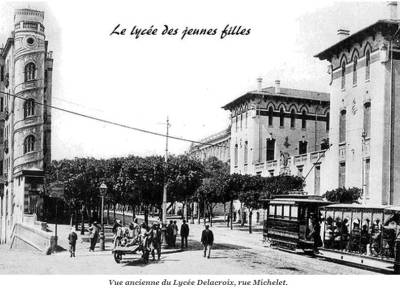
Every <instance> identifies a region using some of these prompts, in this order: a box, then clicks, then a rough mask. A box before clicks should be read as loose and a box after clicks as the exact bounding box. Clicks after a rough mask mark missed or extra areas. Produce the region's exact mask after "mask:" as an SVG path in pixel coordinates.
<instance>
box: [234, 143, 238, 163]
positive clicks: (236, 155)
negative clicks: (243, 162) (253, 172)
mask: <svg viewBox="0 0 400 288" xmlns="http://www.w3.org/2000/svg"><path fill="white" fill-rule="evenodd" d="M234 160H235V167H236V166H238V144H235V158H234Z"/></svg>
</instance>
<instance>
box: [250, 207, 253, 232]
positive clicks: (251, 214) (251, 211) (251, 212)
mask: <svg viewBox="0 0 400 288" xmlns="http://www.w3.org/2000/svg"><path fill="white" fill-rule="evenodd" d="M252 216H253V210H250V209H249V233H250V234H251V233H253V231H252V228H251V222H252V218H253V217H252Z"/></svg>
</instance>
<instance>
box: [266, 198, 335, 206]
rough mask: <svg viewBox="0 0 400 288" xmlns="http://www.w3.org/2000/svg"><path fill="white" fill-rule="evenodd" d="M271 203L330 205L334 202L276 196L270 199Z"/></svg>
mask: <svg viewBox="0 0 400 288" xmlns="http://www.w3.org/2000/svg"><path fill="white" fill-rule="evenodd" d="M269 202H270V204H299V203H305V204H320V205H321V204H322V205H329V204H330V203H332V202H329V201H326V200H321V199H301V198H274V199H270V200H269Z"/></svg>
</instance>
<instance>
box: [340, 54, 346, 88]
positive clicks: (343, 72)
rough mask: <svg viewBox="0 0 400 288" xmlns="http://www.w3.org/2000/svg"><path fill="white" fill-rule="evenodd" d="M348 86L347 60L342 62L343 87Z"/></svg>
mask: <svg viewBox="0 0 400 288" xmlns="http://www.w3.org/2000/svg"><path fill="white" fill-rule="evenodd" d="M345 86H346V62H345V61H343V62H342V86H341V87H342V89H344V88H345Z"/></svg>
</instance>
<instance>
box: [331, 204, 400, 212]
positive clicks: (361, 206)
mask: <svg viewBox="0 0 400 288" xmlns="http://www.w3.org/2000/svg"><path fill="white" fill-rule="evenodd" d="M326 208H327V209H330V208H333V209H335V208H338V209H388V208H389V206H385V205H379V204H378V205H366V204H359V203H351V204H347V203H338V204H332V205H329V206H326ZM397 208H398V209H399V211H400V207H397ZM390 210H391V209H390Z"/></svg>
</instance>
